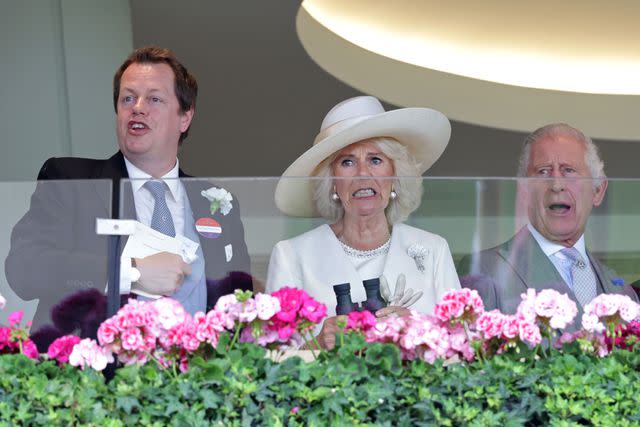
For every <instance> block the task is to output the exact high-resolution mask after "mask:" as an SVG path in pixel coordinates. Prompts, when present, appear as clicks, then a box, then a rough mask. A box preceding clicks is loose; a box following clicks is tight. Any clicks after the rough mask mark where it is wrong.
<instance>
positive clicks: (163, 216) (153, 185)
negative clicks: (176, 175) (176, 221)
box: [144, 181, 176, 237]
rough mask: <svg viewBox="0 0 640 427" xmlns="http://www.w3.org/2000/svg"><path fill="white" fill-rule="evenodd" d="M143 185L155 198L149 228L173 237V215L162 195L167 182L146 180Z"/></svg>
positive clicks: (174, 234)
mask: <svg viewBox="0 0 640 427" xmlns="http://www.w3.org/2000/svg"><path fill="white" fill-rule="evenodd" d="M144 186H145V188H146V189H147V190H149V192H150V193H151V195H153V199H154V200H155V204H154V206H153V215H152V216H151V228H153V229H154V230H157V231H159V232H161V233H163V234H166V235H167V236H171V237H175V236H176V230H175V227H174V226H173V217H172V216H171V212H170V211H169V207H168V206H167V200H166V199H165V197H164V193H165V192H166V191H167V189H168V187H167V184H166V183H165V182H164V181H147V182H146V183H145V184H144Z"/></svg>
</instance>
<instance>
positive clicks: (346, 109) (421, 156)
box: [275, 96, 451, 217]
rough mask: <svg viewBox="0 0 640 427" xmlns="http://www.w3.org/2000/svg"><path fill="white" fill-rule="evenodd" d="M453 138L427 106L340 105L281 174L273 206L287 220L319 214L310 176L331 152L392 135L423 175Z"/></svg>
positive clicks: (370, 101)
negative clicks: (414, 160) (414, 161)
mask: <svg viewBox="0 0 640 427" xmlns="http://www.w3.org/2000/svg"><path fill="white" fill-rule="evenodd" d="M450 136H451V124H450V123H449V120H448V119H447V118H446V117H445V115H444V114H442V113H441V112H439V111H435V110H432V109H430V108H401V109H398V110H392V111H385V110H384V108H383V107H382V104H381V103H380V101H378V99H376V98H374V97H373V96H358V97H355V98H350V99H347V100H346V101H342V102H341V103H339V104H338V105H336V106H335V107H333V108H332V109H331V111H329V112H328V113H327V115H326V116H325V118H324V120H323V121H322V126H321V127H320V133H319V134H318V135H317V136H316V139H315V141H313V146H312V147H311V148H310V149H308V150H307V151H305V152H304V153H303V154H302V155H301V156H300V157H298V158H297V159H296V161H294V162H293V163H292V164H291V166H289V167H288V168H287V170H286V171H284V173H283V174H282V178H280V181H279V182H278V186H277V187H276V195H275V199H276V206H278V209H280V210H281V211H282V212H284V213H285V214H287V215H291V216H301V217H311V216H316V215H317V212H316V209H315V204H314V202H313V194H312V192H313V189H312V186H311V180H310V179H299V178H303V177H309V176H311V174H312V173H313V171H314V170H315V169H316V168H317V167H318V165H319V164H320V163H321V162H322V161H323V160H325V159H326V158H328V157H330V156H331V155H332V154H333V153H335V152H337V151H340V150H341V149H343V148H344V147H346V146H348V145H350V144H353V143H355V142H359V141H362V140H364V139H369V138H375V137H390V138H393V139H395V140H397V141H398V142H400V143H401V144H402V145H404V146H406V147H407V149H408V150H409V152H410V153H411V154H412V155H413V157H414V158H415V159H416V160H417V161H418V162H419V163H420V166H421V170H420V173H424V172H425V171H426V170H427V169H429V168H430V167H431V165H433V164H434V163H435V161H436V160H438V158H439V157H440V155H441V154H442V152H443V151H444V149H445V147H446V146H447V143H448V142H449V137H450Z"/></svg>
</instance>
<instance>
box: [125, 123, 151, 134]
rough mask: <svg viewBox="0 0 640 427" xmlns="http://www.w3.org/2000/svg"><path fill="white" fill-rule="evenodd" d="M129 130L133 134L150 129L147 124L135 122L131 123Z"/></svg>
mask: <svg viewBox="0 0 640 427" xmlns="http://www.w3.org/2000/svg"><path fill="white" fill-rule="evenodd" d="M128 128H129V130H130V131H133V132H139V131H144V130H147V129H149V127H148V126H147V125H146V124H145V123H142V122H134V121H130V122H129V124H128Z"/></svg>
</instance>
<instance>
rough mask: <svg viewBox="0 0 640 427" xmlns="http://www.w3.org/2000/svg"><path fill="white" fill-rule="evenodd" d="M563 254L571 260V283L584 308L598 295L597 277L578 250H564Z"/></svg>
mask: <svg viewBox="0 0 640 427" xmlns="http://www.w3.org/2000/svg"><path fill="white" fill-rule="evenodd" d="M562 253H563V254H564V255H565V256H566V257H567V258H569V259H570V260H571V262H572V264H571V281H572V283H573V285H572V286H571V288H572V289H573V293H574V294H575V296H576V299H577V300H578V302H579V303H580V305H581V306H582V307H584V306H585V305H587V304H588V303H590V302H591V300H592V299H594V298H595V297H596V296H597V295H598V290H597V286H596V275H595V274H593V270H592V269H591V265H589V262H588V261H585V259H584V258H583V257H582V255H580V252H578V250H577V249H576V248H564V249H563V250H562Z"/></svg>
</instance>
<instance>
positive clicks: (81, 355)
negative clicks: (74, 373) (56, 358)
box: [69, 338, 113, 371]
mask: <svg viewBox="0 0 640 427" xmlns="http://www.w3.org/2000/svg"><path fill="white" fill-rule="evenodd" d="M110 362H113V355H112V354H111V352H110V351H108V350H106V349H103V348H101V347H100V346H99V345H98V343H97V342H95V341H94V340H92V339H90V338H85V339H83V340H82V341H80V342H79V343H78V344H76V345H75V346H74V347H73V350H72V351H71V354H70V355H69V364H70V365H71V366H77V367H79V368H80V369H83V370H84V369H85V368H87V367H91V368H92V369H94V370H96V371H102V370H103V369H104V368H106V367H107V363H110Z"/></svg>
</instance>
